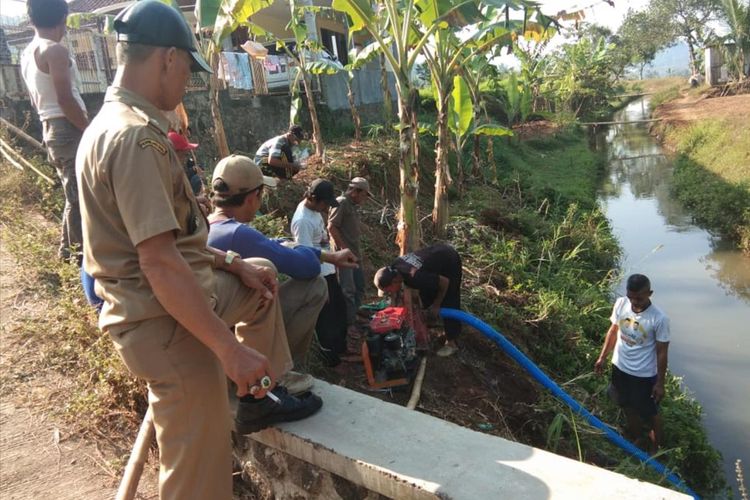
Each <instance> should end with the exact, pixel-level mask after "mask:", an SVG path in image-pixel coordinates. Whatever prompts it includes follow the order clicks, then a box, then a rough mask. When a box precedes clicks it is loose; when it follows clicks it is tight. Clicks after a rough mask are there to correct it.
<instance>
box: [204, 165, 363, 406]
mask: <svg viewBox="0 0 750 500" xmlns="http://www.w3.org/2000/svg"><path fill="white" fill-rule="evenodd" d="M276 183H277V181H276V179H273V178H271V177H266V176H264V175H263V173H262V172H261V169H260V167H259V166H258V165H256V164H255V163H254V162H253V161H252V160H250V158H248V157H246V156H240V155H231V156H228V157H226V158H224V159H223V160H221V161H220V162H219V163H218V164H217V165H216V168H215V169H214V173H213V180H212V182H211V186H212V188H213V195H212V202H213V204H214V211H213V213H212V214H211V215H210V216H209V222H210V229H209V234H208V244H209V246H211V247H213V248H218V249H220V250H225V251H233V252H236V253H238V254H239V255H240V256H242V258H249V257H262V258H265V259H268V260H270V261H271V262H273V264H274V265H275V266H276V268H277V270H278V272H279V273H280V274H286V275H287V276H289V278H291V279H289V280H287V281H286V282H284V283H283V284H282V285H280V287H279V298H280V301H281V309H282V314H283V316H284V325H285V326H286V332H287V337H288V341H289V349H290V350H291V352H292V358H293V359H294V361H295V364H299V363H301V362H302V361H304V359H305V355H306V354H307V351H308V350H309V349H310V343H311V342H312V338H313V335H314V333H315V322H316V320H317V319H318V314H319V313H320V310H321V309H322V308H323V305H324V304H325V302H326V300H328V293H327V287H326V282H325V279H323V278H322V277H321V275H320V265H321V263H323V262H328V263H331V264H334V265H336V266H339V267H345V268H353V267H356V266H357V258H356V257H355V256H354V254H353V253H352V252H351V251H350V250H348V249H347V250H341V251H338V252H329V251H326V250H319V249H315V248H311V247H306V246H293V245H292V244H290V243H288V242H284V241H282V240H272V239H269V238H267V237H266V236H264V235H263V234H262V233H260V232H259V231H257V230H255V229H253V228H251V227H249V226H247V225H245V223H246V222H251V221H252V220H253V219H254V218H255V214H256V213H257V212H258V209H259V208H260V206H261V203H262V199H263V189H264V186H268V187H273V186H275V185H276ZM289 377H290V378H292V379H293V380H284V384H283V385H284V386H285V387H286V388H287V389H288V390H289V392H290V393H292V394H294V393H295V392H297V391H298V390H300V389H301V390H302V391H304V390H307V388H309V385H310V384H311V383H312V378H311V377H309V375H308V376H302V375H300V374H297V373H295V372H291V375H290V376H289ZM305 386H307V388H305Z"/></svg>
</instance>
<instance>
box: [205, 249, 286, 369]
mask: <svg viewBox="0 0 750 500" xmlns="http://www.w3.org/2000/svg"><path fill="white" fill-rule="evenodd" d="M246 260H247V261H249V262H252V263H253V264H258V265H263V266H266V267H270V268H272V269H274V271H275V270H276V267H275V266H274V265H273V264H272V263H271V261H269V260H266V259H246ZM215 276H216V294H217V296H218V301H217V303H216V313H217V314H218V315H219V316H220V317H221V319H223V320H224V321H225V322H226V324H227V325H230V326H231V325H235V334H236V335H237V338H238V339H239V341H240V342H242V343H243V344H244V345H246V346H248V347H252V348H253V349H255V350H256V351H258V352H260V353H261V354H263V355H264V356H265V357H266V358H268V362H269V364H270V366H271V370H272V372H273V375H274V376H275V377H276V378H278V377H281V376H282V375H284V374H285V373H286V372H288V371H289V370H291V369H292V357H291V354H290V352H289V343H288V342H287V338H286V330H285V329H284V318H283V317H282V315H281V305H280V301H279V298H278V295H277V296H276V297H274V298H273V299H272V300H268V299H264V298H263V297H262V296H261V294H260V292H258V291H257V290H253V289H250V288H248V287H246V286H245V285H244V284H243V283H242V281H241V280H240V279H239V278H238V277H237V276H235V275H234V274H231V273H228V272H225V271H217V272H216V273H215Z"/></svg>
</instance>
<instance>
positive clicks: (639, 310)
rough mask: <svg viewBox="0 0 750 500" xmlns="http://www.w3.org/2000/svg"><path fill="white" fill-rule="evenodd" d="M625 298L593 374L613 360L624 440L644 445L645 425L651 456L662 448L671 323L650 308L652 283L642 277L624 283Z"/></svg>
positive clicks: (618, 306)
mask: <svg viewBox="0 0 750 500" xmlns="http://www.w3.org/2000/svg"><path fill="white" fill-rule="evenodd" d="M626 289H627V297H620V298H618V299H617V301H616V302H615V306H614V308H613V309H612V316H610V321H611V323H612V324H611V326H610V327H609V331H607V336H606V338H605V340H604V346H603V347H602V351H601V354H599V359H597V360H596V364H595V366H594V370H595V371H596V373H597V374H602V373H603V371H604V364H605V363H606V361H607V356H609V353H610V352H613V351H614V354H613V355H612V387H613V388H614V393H615V399H616V401H617V403H618V404H619V405H620V406H621V407H622V408H623V410H624V411H625V416H626V417H627V419H628V427H627V433H628V436H627V437H628V439H630V440H632V441H634V442H635V444H636V445H640V444H642V440H641V437H642V434H643V423H644V422H645V423H646V424H648V426H649V427H648V428H649V429H650V430H652V431H653V433H651V432H649V437H650V440H651V446H650V447H649V448H650V449H649V451H651V452H652V453H653V452H655V451H656V449H657V448H658V447H659V446H661V445H662V442H663V440H662V437H663V425H662V420H661V416H660V415H659V403H660V402H661V400H662V398H664V381H665V379H666V375H667V364H668V361H667V352H668V350H669V337H670V332H669V318H668V317H667V316H666V315H665V314H664V313H663V312H662V310H661V309H659V308H658V307H656V306H655V305H654V304H652V303H651V295H652V294H653V293H654V292H653V291H652V290H651V282H650V281H649V279H648V278H647V277H646V276H644V275H642V274H633V275H631V276H630V277H629V278H628V282H627V287H626Z"/></svg>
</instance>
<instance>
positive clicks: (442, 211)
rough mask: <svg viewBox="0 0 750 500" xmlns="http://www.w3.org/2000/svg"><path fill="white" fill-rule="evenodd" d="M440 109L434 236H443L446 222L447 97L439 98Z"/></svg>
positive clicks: (447, 176) (436, 150)
mask: <svg viewBox="0 0 750 500" xmlns="http://www.w3.org/2000/svg"><path fill="white" fill-rule="evenodd" d="M439 106H440V110H439V111H438V116H437V134H438V138H437V143H436V144H435V202H434V204H433V207H432V225H433V230H434V232H435V237H436V238H439V239H443V238H444V237H445V226H446V225H447V224H448V217H449V213H448V205H449V204H448V186H449V185H450V173H449V171H448V169H449V166H448V151H449V150H450V144H451V140H450V135H449V130H448V112H447V111H448V97H447V96H446V97H445V98H441V103H440V104H439Z"/></svg>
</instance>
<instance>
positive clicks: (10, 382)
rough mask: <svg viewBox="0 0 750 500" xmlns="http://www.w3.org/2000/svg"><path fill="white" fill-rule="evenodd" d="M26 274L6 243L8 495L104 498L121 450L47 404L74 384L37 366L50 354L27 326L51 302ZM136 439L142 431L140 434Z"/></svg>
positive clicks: (149, 488)
mask: <svg viewBox="0 0 750 500" xmlns="http://www.w3.org/2000/svg"><path fill="white" fill-rule="evenodd" d="M23 279H24V275H23V272H22V271H21V270H19V269H17V267H16V265H15V262H14V260H13V258H12V257H11V256H10V255H9V254H8V253H7V252H6V251H5V249H4V248H3V247H2V242H0V498H2V499H4V500H11V499H14V500H20V499H24V500H25V499H29V500H31V499H40V498H49V499H55V500H65V499H70V500H100V499H104V498H113V497H114V495H115V492H116V490H117V485H118V483H119V479H120V478H119V474H118V472H117V467H115V466H113V465H112V464H113V463H117V462H118V461H119V462H120V463H122V462H124V461H125V460H127V456H126V455H125V456H123V454H122V451H121V450H116V449H115V448H114V447H110V446H107V447H102V446H99V445H97V444H96V443H95V442H94V440H93V439H84V438H82V437H80V436H73V435H71V434H70V431H69V429H68V428H67V427H66V424H65V423H64V422H63V421H62V420H61V419H59V418H57V417H55V416H51V415H49V414H48V413H49V412H48V411H46V408H47V405H45V404H44V403H46V402H47V401H48V399H49V398H50V396H51V395H53V394H54V392H55V390H56V389H58V388H60V387H64V386H65V385H67V384H70V383H71V382H70V381H69V380H67V379H66V378H65V377H63V376H62V375H61V374H59V373H56V372H54V371H53V370H47V371H45V370H41V371H40V370H38V369H35V367H36V366H39V365H40V363H36V362H34V361H37V360H39V359H40V357H41V356H42V354H41V353H40V352H39V348H38V346H37V345H36V342H35V340H36V339H35V337H34V336H31V335H29V334H28V333H26V332H28V330H27V329H24V328H21V327H22V326H23V325H24V324H26V325H28V324H33V322H34V320H35V318H39V317H40V316H41V315H42V314H44V311H45V309H46V308H45V304H44V300H43V299H42V298H41V297H39V296H36V295H31V294H29V293H28V292H26V291H24V289H23V287H22V286H21V285H20V283H23ZM134 437H135V436H134ZM155 485H156V472H155V470H154V467H151V466H149V467H148V468H147V470H146V472H145V473H144V478H143V479H142V481H141V484H140V488H139V492H140V494H139V495H138V497H137V498H141V499H155V498H158V495H157V493H156V486H155Z"/></svg>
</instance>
